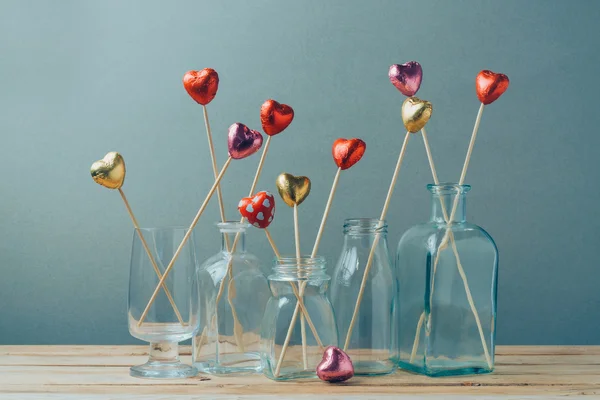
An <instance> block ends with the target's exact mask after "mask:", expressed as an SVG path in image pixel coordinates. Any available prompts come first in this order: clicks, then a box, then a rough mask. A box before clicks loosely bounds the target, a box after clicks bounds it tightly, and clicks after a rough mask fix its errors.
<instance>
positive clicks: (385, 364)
mask: <svg viewBox="0 0 600 400" xmlns="http://www.w3.org/2000/svg"><path fill="white" fill-rule="evenodd" d="M371 251H373V256H372V257H371V258H372V261H371V266H370V269H369V273H368V275H367V279H366V281H365V285H364V289H363V293H362V300H361V302H360V306H359V307H358V310H357V311H356V315H355V307H356V300H357V298H358V296H359V293H360V291H361V285H362V282H363V277H364V275H365V270H366V267H367V262H368V260H369V255H370V254H371ZM330 293H331V302H332V303H333V308H334V310H335V315H336V320H337V326H338V329H339V334H340V336H339V338H340V344H341V345H344V347H346V348H345V349H344V350H345V351H346V353H347V354H348V355H349V356H350V358H351V359H352V363H353V364H354V374H355V375H380V374H389V373H390V372H392V371H393V370H394V369H395V368H396V365H395V364H394V362H393V360H392V356H393V355H394V353H393V347H392V312H393V310H392V307H393V304H394V295H395V282H394V275H393V272H392V267H391V262H390V255H389V250H388V245H387V225H386V223H385V221H380V220H379V219H374V218H360V219H347V220H346V221H345V222H344V247H343V248H342V254H341V255H340V258H339V260H338V263H337V265H336V267H335V271H334V272H333V279H332V282H331V292H330ZM353 317H354V320H355V322H354V324H353V325H354V327H353V330H352V333H351V334H350V335H349V328H350V325H351V323H352V319H353ZM348 338H349V339H348ZM346 343H347V344H346Z"/></svg>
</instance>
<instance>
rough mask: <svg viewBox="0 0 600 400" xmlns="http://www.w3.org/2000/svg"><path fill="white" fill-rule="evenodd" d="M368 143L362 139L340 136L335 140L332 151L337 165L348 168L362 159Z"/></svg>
mask: <svg viewBox="0 0 600 400" xmlns="http://www.w3.org/2000/svg"><path fill="white" fill-rule="evenodd" d="M366 148H367V144H366V143H365V142H363V141H362V140H360V139H344V138H339V139H337V140H336V141H335V142H333V146H332V148H331V153H332V154H333V160H334V161H335V163H336V165H337V166H338V167H340V168H341V169H343V170H344V169H348V168H350V167H351V166H353V165H354V164H356V163H357V162H359V161H360V159H361V158H362V156H363V154H365V150H366Z"/></svg>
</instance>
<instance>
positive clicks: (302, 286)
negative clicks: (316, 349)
mask: <svg viewBox="0 0 600 400" xmlns="http://www.w3.org/2000/svg"><path fill="white" fill-rule="evenodd" d="M341 171H342V169H341V168H338V170H337V172H336V174H335V177H334V178H333V184H332V185H331V191H330V192H329V198H328V199H327V203H326V205H325V211H324V212H323V218H322V219H321V225H320V226H319V231H318V233H317V238H316V240H315V244H314V246H313V250H312V253H311V257H312V258H315V257H316V256H317V251H318V249H319V242H320V241H321V237H322V235H323V231H324V230H325V223H326V222H327V217H328V216H329V210H330V208H331V203H333V197H334V196H335V191H336V189H337V185H338V181H339V179H340V173H341ZM297 248H299V244H297ZM296 257H298V255H297V254H296ZM292 286H293V285H292ZM293 287H294V289H295V288H296V287H295V286H293ZM305 288H306V282H302V283H301V284H300V291H301V293H304V289H305ZM296 297H297V296H296ZM298 300H299V301H298V303H296V308H295V309H294V314H293V315H292V320H293V321H290V327H289V328H288V335H287V336H286V341H285V342H284V343H283V348H282V349H281V354H282V355H281V359H283V357H284V356H285V352H286V351H287V348H288V345H289V339H290V338H291V330H293V327H294V326H295V324H296V317H297V316H298V311H299V310H298V309H299V308H300V307H303V304H300V298H298ZM302 303H303V302H302ZM303 314H304V313H303ZM305 317H307V321H309V325H310V324H311V322H310V320H309V318H310V317H309V316H308V313H306V315H305ZM315 334H316V332H315V331H313V335H315ZM315 337H317V336H316V335H315ZM317 338H318V337H317ZM317 340H318V341H320V340H319V339H317ZM321 347H323V346H322V345H321ZM277 371H278V370H276V375H277Z"/></svg>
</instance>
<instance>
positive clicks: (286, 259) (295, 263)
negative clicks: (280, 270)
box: [273, 254, 327, 268]
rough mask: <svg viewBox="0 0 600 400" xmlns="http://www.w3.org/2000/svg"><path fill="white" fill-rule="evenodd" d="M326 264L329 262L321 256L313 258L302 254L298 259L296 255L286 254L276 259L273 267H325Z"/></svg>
mask: <svg viewBox="0 0 600 400" xmlns="http://www.w3.org/2000/svg"><path fill="white" fill-rule="evenodd" d="M326 263H327V262H326V261H325V257H323V256H319V255H317V256H314V257H312V256H311V255H308V254H304V255H302V254H301V255H300V258H298V257H296V256H295V255H288V254H284V255H281V256H280V257H279V258H277V257H275V258H274V259H273V265H275V266H281V267H283V266H291V267H302V268H306V267H317V266H318V267H325V264H326Z"/></svg>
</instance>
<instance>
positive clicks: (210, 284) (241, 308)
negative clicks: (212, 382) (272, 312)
mask: <svg viewBox="0 0 600 400" xmlns="http://www.w3.org/2000/svg"><path fill="white" fill-rule="evenodd" d="M217 226H218V228H219V230H220V231H221V236H222V240H221V251H219V252H218V253H217V254H215V255H214V256H212V257H210V258H209V259H208V260H206V261H205V262H204V263H203V264H202V265H201V266H200V268H199V269H198V271H197V280H198V285H199V316H200V328H199V330H198V333H197V334H196V335H195V336H194V340H193V356H192V358H193V364H194V366H195V367H196V368H198V370H199V371H200V372H204V373H209V374H229V373H236V374H239V373H252V372H260V370H261V359H260V325H261V321H262V317H263V314H264V311H265V307H266V304H267V301H268V300H269V297H270V291H269V285H268V283H267V279H266V277H265V276H264V275H263V273H262V272H261V265H260V262H259V260H258V258H257V257H255V256H254V255H252V254H250V253H249V252H248V251H247V250H246V229H247V228H248V227H249V226H250V225H249V224H242V223H239V222H223V223H218V224H217Z"/></svg>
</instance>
